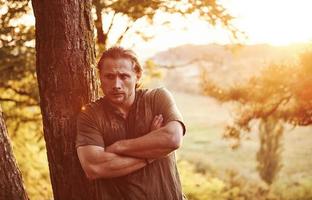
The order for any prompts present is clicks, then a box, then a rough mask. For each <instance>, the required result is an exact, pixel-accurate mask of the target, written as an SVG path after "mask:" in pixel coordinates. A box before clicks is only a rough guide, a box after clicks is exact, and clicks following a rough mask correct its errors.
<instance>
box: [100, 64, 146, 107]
mask: <svg viewBox="0 0 312 200" xmlns="http://www.w3.org/2000/svg"><path fill="white" fill-rule="evenodd" d="M139 78H140V77H139V76H138V75H137V74H136V72H135V71H134V66H133V63H132V62H131V60H130V59H127V58H118V59H112V58H108V59H106V60H104V62H103V64H102V66H101V71H100V79H101V88H102V90H103V93H104V94H105V96H106V97H107V99H108V100H109V101H110V102H111V103H113V104H115V105H122V104H127V103H130V104H131V103H132V100H133V99H134V95H135V85H136V83H137V82H138V80H139Z"/></svg>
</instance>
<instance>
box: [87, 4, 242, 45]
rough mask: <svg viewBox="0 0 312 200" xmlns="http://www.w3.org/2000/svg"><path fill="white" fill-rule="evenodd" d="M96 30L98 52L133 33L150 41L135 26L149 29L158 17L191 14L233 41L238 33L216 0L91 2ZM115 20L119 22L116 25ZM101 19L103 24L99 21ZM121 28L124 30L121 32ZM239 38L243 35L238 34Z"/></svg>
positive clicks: (144, 33)
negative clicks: (217, 27) (218, 27)
mask: <svg viewBox="0 0 312 200" xmlns="http://www.w3.org/2000/svg"><path fill="white" fill-rule="evenodd" d="M93 4H94V6H95V14H96V21H95V26H96V30H97V41H98V42H97V43H98V44H99V45H100V50H101V49H105V48H107V47H108V45H109V44H108V43H109V42H111V45H112V44H120V43H121V42H122V41H123V39H124V38H125V35H126V34H128V33H134V34H133V35H137V36H139V37H140V38H141V39H143V40H145V41H146V40H148V39H150V38H152V37H153V34H147V33H146V32H144V31H142V30H140V28H137V27H136V24H138V23H142V22H143V21H144V22H145V24H146V25H147V26H148V25H153V24H154V19H155V18H154V16H155V15H156V14H157V13H159V12H162V13H170V14H179V15H180V16H183V17H185V16H188V15H191V14H196V15H198V18H199V19H202V20H204V21H206V22H208V23H209V24H211V25H212V26H216V25H220V26H223V27H224V28H226V29H227V30H229V31H230V32H231V35H232V37H233V38H234V39H237V38H238V37H239V36H240V34H242V32H240V31H238V30H237V29H236V28H235V27H234V26H233V25H232V20H233V16H231V15H230V14H229V13H228V12H227V10H226V9H225V8H224V7H223V6H222V5H221V4H219V3H218V2H217V1H216V0H205V1H193V0H187V1H176V0H171V1H162V0H151V1H138V0H136V1H125V0H94V1H93ZM116 17H117V18H118V19H119V20H120V21H116ZM103 19H104V20H103ZM162 23H163V25H168V24H170V21H164V22H162ZM121 24H124V27H123V28H121V26H122V25H121ZM114 28H117V29H122V30H121V31H119V32H118V33H117V32H116V31H113V30H114ZM113 35H114V37H116V35H118V36H117V37H116V39H115V41H109V40H110V38H113V37H112V36H113ZM242 35H243V34H242Z"/></svg>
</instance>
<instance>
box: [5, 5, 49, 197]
mask: <svg viewBox="0 0 312 200" xmlns="http://www.w3.org/2000/svg"><path fill="white" fill-rule="evenodd" d="M0 9H1V17H0V26H1V29H0V47H1V48H0V102H1V104H2V106H3V112H4V114H5V118H6V123H7V126H8V132H9V133H10V137H11V138H12V144H13V150H14V154H15V156H16V159H17V161H18V164H19V167H20V169H21V172H22V174H23V178H24V182H25V186H26V190H27V193H28V195H29V197H30V199H48V198H50V197H51V196H52V191H51V186H50V179H49V172H48V163H47V158H46V151H45V143H44V140H43V137H42V136H43V133H42V131H40V130H42V125H41V114H40V109H39V106H38V105H39V95H38V87H37V80H36V74H35V72H36V71H35V70H36V69H35V50H34V37H35V35H34V27H33V26H30V25H25V24H23V23H22V20H23V19H24V18H25V17H26V16H27V15H29V14H30V11H31V10H30V7H29V1H28V0H23V1H15V2H10V1H9V2H8V1H2V0H1V1H0Z"/></svg>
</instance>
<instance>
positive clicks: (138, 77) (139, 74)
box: [136, 71, 142, 81]
mask: <svg viewBox="0 0 312 200" xmlns="http://www.w3.org/2000/svg"><path fill="white" fill-rule="evenodd" d="M136 76H137V81H139V80H140V79H141V77H142V71H141V72H137V73H136Z"/></svg>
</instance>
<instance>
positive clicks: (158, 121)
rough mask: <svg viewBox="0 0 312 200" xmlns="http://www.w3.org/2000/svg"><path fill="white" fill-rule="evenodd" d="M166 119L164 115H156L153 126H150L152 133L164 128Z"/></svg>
mask: <svg viewBox="0 0 312 200" xmlns="http://www.w3.org/2000/svg"><path fill="white" fill-rule="evenodd" d="M163 121H164V118H163V116H162V114H160V115H156V116H155V117H154V119H153V121H152V124H151V126H150V131H154V130H157V129H159V128H161V127H162V126H163Z"/></svg>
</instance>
